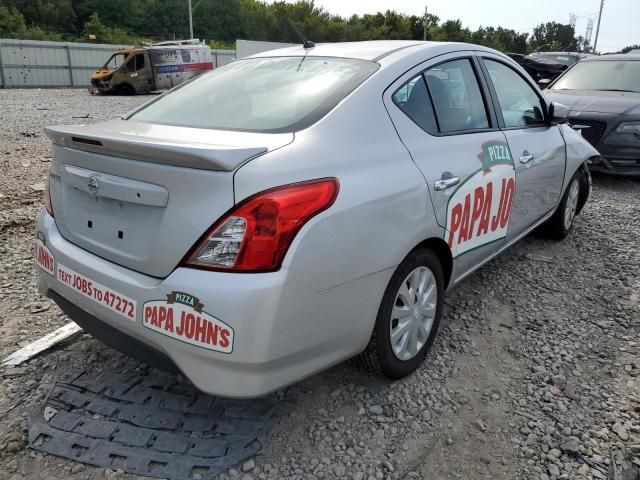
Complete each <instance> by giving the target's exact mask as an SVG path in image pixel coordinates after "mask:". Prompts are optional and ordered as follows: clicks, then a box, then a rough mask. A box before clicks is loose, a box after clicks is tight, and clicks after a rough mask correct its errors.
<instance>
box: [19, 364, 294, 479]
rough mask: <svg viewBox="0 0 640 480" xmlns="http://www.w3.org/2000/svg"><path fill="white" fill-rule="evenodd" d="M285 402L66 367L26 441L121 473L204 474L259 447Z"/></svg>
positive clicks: (283, 410) (172, 378)
mask: <svg viewBox="0 0 640 480" xmlns="http://www.w3.org/2000/svg"><path fill="white" fill-rule="evenodd" d="M291 408H292V406H291V405H290V404H286V403H284V402H277V401H273V400H268V399H258V400H228V399H219V398H215V397H211V396H208V395H205V394H203V393H201V392H199V391H198V390H196V389H195V388H194V387H193V386H191V385H189V384H184V383H178V382H177V381H176V377H175V376H167V377H160V376H157V377H154V376H145V375H140V374H135V375H124V374H119V373H113V372H103V373H101V374H98V375H91V374H89V373H86V372H74V373H73V374H71V375H69V376H67V377H66V378H65V379H64V380H63V381H61V382H58V383H57V384H56V385H55V387H54V388H53V390H52V391H51V393H50V394H49V397H48V399H47V402H46V404H45V407H44V409H43V416H42V417H40V418H37V419H32V421H31V426H30V430H29V446H30V447H31V448H33V449H35V450H39V451H42V452H46V453H49V454H52V455H56V456H59V457H65V458H69V459H72V460H76V461H78V462H82V463H86V464H89V465H94V466H98V467H103V468H111V469H114V470H115V469H121V470H123V471H124V472H126V473H133V474H137V475H144V476H152V477H160V478H171V479H175V480H182V479H185V480H191V479H203V480H204V479H210V478H214V477H215V476H216V475H218V474H219V473H222V472H224V471H225V470H227V469H229V468H231V467H233V466H235V465H237V464H239V463H241V462H242V461H244V460H246V459H247V458H249V457H251V456H253V455H255V454H256V453H257V452H259V451H260V449H261V448H262V442H263V441H264V438H265V437H266V434H267V433H268V432H269V430H270V429H271V428H272V427H273V426H274V425H275V424H276V423H277V422H278V419H279V418H280V417H281V416H282V415H285V414H287V413H289V412H290V411H291Z"/></svg>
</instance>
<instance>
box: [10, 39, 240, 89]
mask: <svg viewBox="0 0 640 480" xmlns="http://www.w3.org/2000/svg"><path fill="white" fill-rule="evenodd" d="M129 47H130V45H107V44H93V43H71V42H40V41H36V40H15V39H0V88H47V87H88V86H89V85H90V78H91V74H92V73H93V72H94V71H95V70H96V69H97V68H99V67H101V66H102V65H104V63H105V62H106V61H107V59H108V58H109V57H110V56H111V53H112V52H113V51H114V50H117V49H119V48H129ZM212 53H213V56H214V66H215V67H219V66H222V65H225V64H227V63H229V62H232V61H234V60H235V58H236V55H235V53H236V52H235V50H213V51H212Z"/></svg>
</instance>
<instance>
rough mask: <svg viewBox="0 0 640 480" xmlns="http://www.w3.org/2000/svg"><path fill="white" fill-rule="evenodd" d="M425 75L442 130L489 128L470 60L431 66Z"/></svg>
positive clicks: (457, 130) (455, 130)
mask: <svg viewBox="0 0 640 480" xmlns="http://www.w3.org/2000/svg"><path fill="white" fill-rule="evenodd" d="M425 78H426V79H427V85H428V86H429V91H430V92H431V98H433V103H434V107H435V111H436V115H437V117H438V123H439V124H440V130H441V131H442V132H443V133H451V132H459V131H462V130H474V129H483V128H489V118H488V117H487V110H486V108H485V105H484V100H483V97H482V93H481V91H480V86H479V85H478V79H477V78H476V75H475V72H474V71H473V67H472V66H471V62H470V60H469V59H466V58H465V59H460V60H452V61H450V62H446V63H442V64H440V65H437V66H435V67H433V68H430V69H429V70H427V71H426V72H425Z"/></svg>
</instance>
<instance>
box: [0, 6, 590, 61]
mask: <svg viewBox="0 0 640 480" xmlns="http://www.w3.org/2000/svg"><path fill="white" fill-rule="evenodd" d="M193 3H194V5H197V7H196V9H195V11H194V15H193V20H194V21H193V23H194V36H195V37H196V38H203V39H206V40H207V41H209V43H210V44H211V46H213V47H217V48H234V42H235V40H236V39H238V38H243V39H248V40H264V41H273V42H294V43H299V42H300V39H299V38H298V37H297V36H296V34H295V32H294V31H293V29H292V28H291V26H290V24H289V21H291V22H293V23H294V24H295V25H296V26H297V27H298V28H299V29H300V30H301V31H302V32H304V34H305V36H306V37H307V38H309V39H311V40H313V41H315V42H346V41H357V40H395V39H414V40H422V39H423V38H426V39H427V40H439V41H455V42H469V43H476V44H480V45H486V46H488V47H492V48H495V49H497V50H501V51H504V52H514V53H530V52H532V51H536V50H546V51H588V50H589V45H588V43H587V42H586V41H585V39H584V38H583V37H581V36H577V35H576V32H575V30H574V28H573V27H572V26H571V25H568V24H567V25H564V24H561V23H558V22H548V23H543V24H540V25H538V26H537V27H535V28H534V30H533V33H532V34H528V33H521V32H517V31H515V30H512V29H508V28H503V27H500V26H497V27H492V26H487V27H480V28H478V29H477V30H471V29H469V28H466V27H464V26H463V25H462V22H461V21H460V20H459V19H457V20H442V19H440V18H439V17H438V16H436V15H432V14H428V15H426V18H425V17H423V16H416V15H405V14H402V13H398V12H396V11H393V10H387V11H386V12H384V13H383V12H378V13H376V14H365V15H353V16H351V17H349V18H344V17H341V16H338V15H333V14H331V13H329V12H328V11H326V10H325V9H324V8H322V7H318V6H316V5H315V3H314V1H313V0H298V1H296V2H295V3H287V2H284V1H276V2H274V3H271V4H267V3H264V2H261V1H258V0H200V2H198V0H194V1H193ZM425 30H426V31H425ZM188 36H189V34H188V17H187V1H186V0H0V38H23V39H32V40H65V41H85V42H87V41H90V42H96V43H124V44H137V43H141V42H145V41H146V42H149V41H161V40H172V39H174V38H176V39H184V38H188Z"/></svg>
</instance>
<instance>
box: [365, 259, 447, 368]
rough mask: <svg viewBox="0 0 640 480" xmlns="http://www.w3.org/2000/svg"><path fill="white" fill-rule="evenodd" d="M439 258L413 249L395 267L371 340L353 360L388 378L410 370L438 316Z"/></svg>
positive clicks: (434, 331) (419, 360)
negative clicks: (355, 359)
mask: <svg viewBox="0 0 640 480" xmlns="http://www.w3.org/2000/svg"><path fill="white" fill-rule="evenodd" d="M443 278H444V276H443V273H442V266H441V264H440V260H439V259H438V257H437V256H436V254H435V253H433V252H432V251H431V250H416V251H414V252H412V253H411V254H409V256H408V257H407V258H406V259H405V260H404V261H403V262H402V263H401V264H400V266H399V267H398V268H397V270H396V271H395V273H394V274H393V276H392V277H391V280H390V281H389V285H388V286H387V289H386V290H385V293H384V296H383V298H382V302H381V304H380V308H379V310H378V316H377V318H376V324H375V326H374V329H373V333H372V335H371V341H370V342H369V345H368V346H367V348H366V350H365V351H364V352H362V353H361V354H360V356H359V357H358V359H357V361H358V363H359V364H360V365H361V366H364V367H365V368H367V369H368V370H372V371H378V372H382V373H384V374H385V375H386V376H387V377H389V378H392V379H398V378H402V377H404V376H406V375H408V374H409V373H411V372H412V371H414V370H415V369H416V368H418V366H420V364H421V363H422V361H423V360H424V357H425V356H426V354H427V352H428V351H429V349H430V348H431V345H432V343H433V340H434V338H435V336H436V334H437V330H438V325H439V324H440V318H441V316H442V300H443V294H444V282H443Z"/></svg>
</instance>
